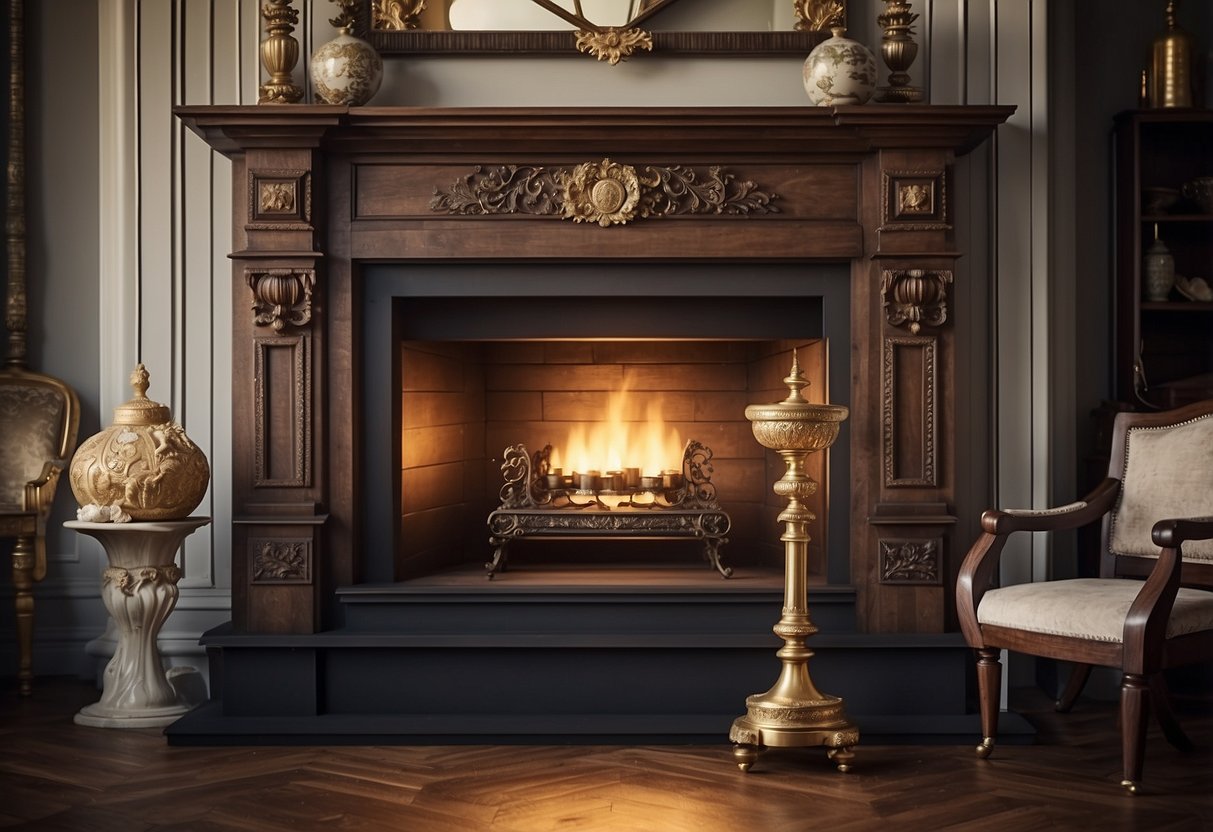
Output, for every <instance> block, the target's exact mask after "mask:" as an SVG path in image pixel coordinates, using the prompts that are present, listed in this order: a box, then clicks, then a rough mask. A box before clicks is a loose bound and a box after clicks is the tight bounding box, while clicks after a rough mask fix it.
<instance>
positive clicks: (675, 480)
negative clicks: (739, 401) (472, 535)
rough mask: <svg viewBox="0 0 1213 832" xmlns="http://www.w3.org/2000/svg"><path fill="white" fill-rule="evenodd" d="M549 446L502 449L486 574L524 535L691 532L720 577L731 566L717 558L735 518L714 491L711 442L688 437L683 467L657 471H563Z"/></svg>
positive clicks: (642, 536)
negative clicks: (500, 481)
mask: <svg viewBox="0 0 1213 832" xmlns="http://www.w3.org/2000/svg"><path fill="white" fill-rule="evenodd" d="M551 452H552V446H551V445H546V446H545V447H544V448H543V449H542V450H539V451H536V452H535V453H534V455H531V454H529V453H528V452H527V449H526V447H525V446H524V445H521V444H519V445H511V446H510V447H508V448H506V449H505V456H504V461H503V462H502V463H501V474H502V477H503V478H504V480H505V482H504V484H503V485H502V486H501V505H500V506H499V507H498V508H496V509H494V510H493V511H492V512H490V513H489V518H488V526H489V544H490V545H491V546H493V547H494V548H493V557H492V559H491V560H490V561H489V562H488V563H486V564H485V570H486V573H487V575H486V576H487V577H488V578H489V579H492V577H493V576H494V575H495V574H497V573H498V572H504V571H505V569H506V562H507V559H508V550H509V545H510V543H511V542H512V541H514V540H518V539H521V538H545V539H555V540H560V539H563V540H569V539H578V540H623V539H628V540H653V539H660V538H691V539H695V540H701V541H703V546H704V552H703V554H704V559H705V560H707V562H708V564H709V565H710V566H711V567H712V568H714V569H715V570H716V571H717V572H719V573H720V574H721V576H722V577H725V578H728V577H729V576H730V575H732V574H733V570H732V569H731V568H729V567H726V566H725V565H724V564H723V563H722V562H721V559H720V547H721V546H722V545H724V544H725V543H727V542H728V538H727V537H725V535H726V534H728V531H729V527H730V525H731V523H730V520H729V515H728V513H727V512H725V511H724V510H722V509H721V508H720V503H719V502H718V501H717V499H716V486H715V485H713V484H712V472H713V466H712V450H711V448H709V447H708V446H706V445H704V444H703V443H701V442H697V441H695V440H691V441H690V442H688V443H687V444H686V448H685V449H684V450H683V454H682V471H681V472H679V471H672V470H671V471H663V472H662V475H661V476H660V477H655V476H643V477H642V476H640V472H639V471H638V470H637V469H635V468H629V469H626V470H624V471H607V472H605V474H603V473H602V472H598V471H588V472H583V473H574V474H568V475H566V474H564V473H563V472H561V471H558V470H554V469H552V467H551V462H550V458H551Z"/></svg>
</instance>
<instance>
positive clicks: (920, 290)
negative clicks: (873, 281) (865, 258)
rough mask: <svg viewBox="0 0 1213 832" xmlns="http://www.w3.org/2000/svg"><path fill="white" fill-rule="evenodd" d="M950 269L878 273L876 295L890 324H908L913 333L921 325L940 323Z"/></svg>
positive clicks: (944, 317)
mask: <svg viewBox="0 0 1213 832" xmlns="http://www.w3.org/2000/svg"><path fill="white" fill-rule="evenodd" d="M951 282H952V272H950V271H927V270H926V269H901V270H898V269H885V270H884V271H882V272H881V279H880V296H881V299H882V301H883V305H884V310H885V317H886V319H887V320H888V322H889V325H890V326H902V325H903V324H907V323H908V324H909V327H908V329H909V330H910V332H911V333H912V334H914V335H917V334H918V333H919V331H920V330H921V329H922V327H923V325H924V324H925V325H927V326H942V325H943V323H944V322H945V321H947V319H948V284H949V283H951Z"/></svg>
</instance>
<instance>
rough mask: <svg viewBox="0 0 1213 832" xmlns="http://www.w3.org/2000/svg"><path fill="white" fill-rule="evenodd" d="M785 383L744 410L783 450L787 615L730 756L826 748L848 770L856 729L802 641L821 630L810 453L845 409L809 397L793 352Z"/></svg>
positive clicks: (825, 443)
mask: <svg viewBox="0 0 1213 832" xmlns="http://www.w3.org/2000/svg"><path fill="white" fill-rule="evenodd" d="M784 383H785V384H786V385H787V386H788V397H787V398H786V399H784V400H783V401H781V402H776V403H774V404H752V405H749V406H748V407H746V409H745V415H746V418H747V419H749V420H750V422H751V423H752V424H751V426H752V428H753V431H754V438H755V439H757V440H758V442H759V443H760V444H761V445H763V446H764V447H766V448H771V449H773V450H775V451H778V452H779V455H780V456H781V457H783V461H784V464H785V465H787V472H786V473H785V474H784V475H783V478H782V479H780V480H779V481H777V482H776V483H775V488H774V490H775V493H776V494H778V495H779V496H780V497H785V498H787V501H788V505H787V508H785V509H784V510H783V512H782V513H781V514H780V515H779V522H780V523H783V524H784V532H783V535H782V536H780V538H779V539H780V540H782V541H783V543H784V561H785V573H784V600H783V615H782V616H781V617H780V619H779V622H778V623H777V624H776V625H775V627H774V631H775V635H777V636H779V637H780V638H781V639H783V641H784V646H783V647H782V648H780V649H779V651H778V652H777V653H776V654H775V655H776V656H778V657H779V659H780V661H781V662H782V663H783V665H782V668H781V670H780V673H779V678H778V679H777V680H776V681H775V684H774V685H773V686H772V687H771V689H770V690H768V691H767V692H766V693H756V694H753V695H751V696H747V697H746V713H745V716H741V717H738V718H737V719H735V720H734V721H733V727H732V728H731V729H730V730H729V739H730V740H731V741H732V742H733V743H734V745H733V759H734V760H735V761H736V763H737V766H738V767H739V768H740V769H741V770H742V771H749V770H750V767H751V766H752V765H753V764H754V762H755V760H757V759H758V755H759V753H760V752H761V751H762V750H763V748H801V747H810V746H824V747H825V748H827V749H828V755H829V758H830V759H831V760H832V761H833V762H834V764H835V765H836V766H837V767H838V770H839V771H842V772H845V771H848V770H849V769H850V760H851V759H852V757H854V753H853V752H852V750H851V749H852V748H854V746H856V745H858V744H859V729H858V728H856V727H855V725H854V724H853V723H851V722H850V720H848V719H847V716H846V712H845V710H844V708H843V702H842V700H841V699H840V698H838V697H837V696H829V695H827V694H823V693H821V692H820V691H818V690H817V688H816V686H815V685H814V684H813V680H812V679H811V678H810V677H809V668H808V661H809V658H810V657H811V656H812V655H813V651H812V650H810V649H809V648H808V647H806V646H805V639H806V638H808V637H809V636H811V635H813V634H814V633H816V632H817V628H816V627H815V626H814V625H813V622H812V621H811V620H810V619H809V606H808V572H809V553H808V546H809V539H810V538H809V533H808V525H809V522H810V521H812V520H815V519H816V517H815V515H814V514H813V512H811V511H810V510H809V509H808V507H807V506H806V505H805V504H804V502H803V501H804V500H805V499H807V498H808V497H810V496H811V495H813V494H814V493H816V491H817V483H816V482H815V481H814V480H813V479H812V478H811V477H809V476H808V475H807V474H806V473H805V460H806V459H807V458H808V455H809V454H810V453H812V452H813V451H820V450H825V449H826V448H828V447H830V446H831V445H833V444H834V441H835V440H836V439H837V438H838V431H839V429H840V428H841V427H842V423H843V422H844V421H845V420H846V418H847V415H848V411H847V408H845V407H843V406H842V405H832V404H813V403H811V402H809V401H807V400H806V399H805V398H804V396H803V395H802V394H801V390H803V389H804V388H805V387H807V386H808V384H809V382H808V381H807V380H806V379H805V377H804V374H803V373H802V372H801V370H800V362H799V360H798V358H797V356H796V353H795V351H793V353H792V370H791V372H790V373H789V374H788V377H787V378H785V379H784Z"/></svg>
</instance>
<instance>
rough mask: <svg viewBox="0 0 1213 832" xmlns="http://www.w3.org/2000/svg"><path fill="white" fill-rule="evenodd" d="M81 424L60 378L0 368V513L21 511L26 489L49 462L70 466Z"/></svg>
mask: <svg viewBox="0 0 1213 832" xmlns="http://www.w3.org/2000/svg"><path fill="white" fill-rule="evenodd" d="M79 419H80V405H79V402H78V399H77V397H76V393H75V391H74V390H72V389H71V388H70V387H68V386H67V385H66V384H64V383H63V382H62V381H60V380H59V379H57V378H53V377H51V376H46V375H42V374H40V373H31V372H28V371H26V370H21V369H17V368H4V369H0V510H6V511H20V510H23V509H24V508H25V505H24V503H25V484H26V483H28V482H31V481H33V480H35V479H37V478H38V477H39V476H41V474H42V471H43V469H44V468H45V467H46V463H48V462H62V463H64V464H66V462H67V458H68V456H69V455H70V454H71V453H72V451H73V450H74V449H75V447H76V430H77V427H78V426H79Z"/></svg>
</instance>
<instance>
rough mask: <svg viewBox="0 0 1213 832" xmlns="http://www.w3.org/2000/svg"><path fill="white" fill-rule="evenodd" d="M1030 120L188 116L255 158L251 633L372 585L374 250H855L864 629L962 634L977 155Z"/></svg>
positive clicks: (856, 468)
mask: <svg viewBox="0 0 1213 832" xmlns="http://www.w3.org/2000/svg"><path fill="white" fill-rule="evenodd" d="M1011 112H1013V108H1011V107H995V106H990V107H971V106H963V107H961V106H957V107H940V106H866V107H839V108H809V107H787V108H782V107H781V108H766V107H763V108H743V107H732V108H681V109H644V108H628V109H605V108H595V109H588V108H567V109H566V108H561V109H541V108H520V109H419V108H374V107H370V108H356V109H347V108H344V107H327V106H281V107H269V106H263V107H182V108H179V109H178V110H177V114H178V116H179V117H180V118H181V119H182V120H183V121H184V122H185V123H186V124H187V125H188V126H189V127H190V128H191V129H193V130H194V131H195V132H196V133H198V134H199V135H200V136H202V137H203V139H205V140H206V141H207V142H208V143H209V144H210V145H211V146H212V147H214V148H215V149H217V150H219V151H220V152H222V153H223V154H225V155H226V156H228V157H230V158H231V159H232V160H233V162H234V164H233V176H234V183H235V185H234V188H233V194H234V199H233V206H232V209H233V229H234V231H233V233H234V242H233V252H232V255H231V256H232V260H233V280H234V283H235V291H234V300H233V305H234V332H233V338H234V341H233V367H232V390H233V406H234V408H235V412H234V413H233V426H234V436H233V457H234V458H233V466H232V476H233V482H232V491H233V504H234V510H235V513H236V520H235V528H234V530H233V532H234V533H233V547H234V551H233V552H232V564H233V572H234V574H233V581H232V584H233V589H232V596H233V610H232V616H233V626H234V628H235V629H236V631H238V632H249V633H254V632H266V633H273V632H278V633H307V632H314V631H317V630H320V629H324V628H325V626H326V624H327V620H326V619H327V614H328V610H329V609H330V607H331V599H332V594H333V590H334V589H335V588H336V587H337V586H341V585H346V584H350V583H354V582H356V581H358V579H359V575H358V568H359V567H358V564H359V558H358V555H357V553H358V547H359V539H358V536H359V533H358V529H359V528H360V521H359V499H358V477H357V475H356V470H355V466H356V459H357V454H358V452H359V448H358V447H357V438H356V436H355V435H354V432H353V431H352V430H351V429H350V426H351V425H353V424H357V419H356V417H357V415H358V414H357V408H358V407H359V396H358V391H357V390H355V389H354V383H353V382H351V381H350V380H351V379H355V378H356V377H357V373H356V367H357V363H356V362H357V361H358V351H359V348H360V345H359V338H358V329H357V327H358V322H357V321H356V318H355V311H354V310H355V309H356V308H357V298H358V292H359V285H358V279H359V264H360V263H361V262H364V261H371V260H375V261H385V260H386V261H401V262H407V261H413V260H418V261H430V262H433V261H450V262H455V261H463V262H467V261H476V260H487V259H491V260H493V261H509V260H520V261H522V260H525V261H530V262H534V261H543V260H552V261H556V260H561V261H571V260H583V259H584V260H599V261H620V260H623V261H627V260H629V259H634V260H637V261H641V260H649V261H653V260H657V261H681V262H709V261H711V262H812V261H835V262H836V261H840V260H849V261H850V262H851V264H852V265H851V309H852V323H851V339H852V344H851V347H852V364H851V366H852V390H851V402H850V406H851V437H852V438H851V456H852V459H851V471H852V476H853V480H854V483H853V490H852V493H851V495H850V498H851V510H850V517H851V525H852V529H851V547H852V551H851V579H852V582H853V583H854V584H855V586H856V588H857V590H858V592H859V603H860V626H861V627H862V628H865V629H867V630H869V631H883V632H931V631H940V630H943V629H945V627H946V625H947V601H946V596H947V594H948V587H949V586H950V585H951V582H952V580H953V577H954V574H955V568H956V565H957V563H958V560H959V555H958V554H957V548H958V546H961V547H963V545H964V543H965V541H960V542H959V543H958V542H956V541H953V540H952V527H953V523H954V521H955V518H954V516H953V515H952V507H953V505H954V501H955V489H956V466H957V459H956V454H955V452H954V450H955V448H954V445H955V443H954V440H953V435H954V431H955V428H956V425H955V408H954V397H955V390H956V386H957V382H956V378H955V355H954V351H955V347H956V337H955V332H954V327H955V312H954V311H953V309H952V308H951V307H950V306H949V302H950V300H951V298H952V296H953V288H954V279H955V262H956V260H957V258H959V257H960V256H961V254H962V252H959V251H957V250H956V249H957V246H956V242H955V235H954V229H953V222H954V217H953V212H954V210H955V207H954V206H955V202H956V200H955V196H954V193H953V189H954V188H955V183H954V181H953V179H954V175H953V166H954V165H953V163H954V161H955V159H956V158H957V157H958V156H961V155H963V154H966V153H968V152H969V151H970V150H972V149H973V148H974V147H976V146H977V145H978V144H979V143H980V142H982V141H983V140H984V139H985V138H986V137H988V136H989V135H990V134H991V132H992V131H993V130H994V129H995V127H996V126H997V125H998V124H1000V123H1002V122H1003V121H1004V120H1005V119H1006V118H1007V117H1008V116H1009V115H1010V114H1011ZM582 166H588V167H582ZM494 177H496V178H494ZM503 177H504V178H505V179H507V180H510V181H509V182H505V181H503V179H502V178H503ZM527 177H529V178H530V180H532V184H533V185H534V187H533V188H531V189H529V190H525V191H524V190H522V189H520V190H518V191H517V192H516V193H514V194H511V193H503V191H508V190H509V187H510V182H512V181H513V179H514V178H527ZM688 177H689V178H690V181H691V182H693V183H695V184H697V185H699V186H701V187H702V188H703V191H702V193H701V195H700V196H701V198H700V199H699V200H698V201H696V200H695V199H691V198H689V197H672V196H671V193H674V192H675V191H676V192H677V193H684V192H685V189H684V188H683V186H684V185H686V184H687V181H686V180H687V179H688ZM663 178H664V179H665V180H666V181H668V180H669V179H670V178H673V179H676V180H679V181H678V182H675V191H669V190H666V191H664V192H663V191H662V188H663V185H662V184H661V182H662V180H663ZM608 180H609V181H608ZM526 193H531V194H533V195H534V196H533V198H532V197H528V198H527V199H523V198H522V197H523V196H525V194H526ZM671 203H673V204H671ZM974 270H975V271H978V272H979V271H980V268H976V269H974Z"/></svg>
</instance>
